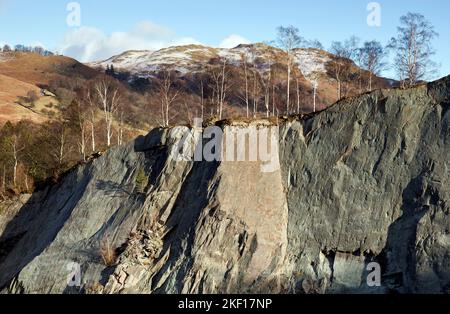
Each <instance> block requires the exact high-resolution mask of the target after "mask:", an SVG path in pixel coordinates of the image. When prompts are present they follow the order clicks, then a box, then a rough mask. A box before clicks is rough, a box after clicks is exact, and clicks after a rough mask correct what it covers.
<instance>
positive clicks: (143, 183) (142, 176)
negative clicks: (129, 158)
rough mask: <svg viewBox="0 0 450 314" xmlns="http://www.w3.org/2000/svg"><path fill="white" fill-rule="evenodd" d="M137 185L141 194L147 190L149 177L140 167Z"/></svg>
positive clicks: (136, 180)
mask: <svg viewBox="0 0 450 314" xmlns="http://www.w3.org/2000/svg"><path fill="white" fill-rule="evenodd" d="M135 183H136V189H137V191H138V192H139V193H143V192H144V190H145V188H146V187H147V185H148V177H147V174H146V173H145V170H144V168H142V167H140V168H139V169H138V171H137V174H136V178H135Z"/></svg>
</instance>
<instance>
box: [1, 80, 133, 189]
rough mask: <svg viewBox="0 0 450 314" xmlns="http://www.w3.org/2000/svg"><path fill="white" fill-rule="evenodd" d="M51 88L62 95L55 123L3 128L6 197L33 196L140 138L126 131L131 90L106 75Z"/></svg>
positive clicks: (62, 82)
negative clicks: (106, 152)
mask: <svg viewBox="0 0 450 314" xmlns="http://www.w3.org/2000/svg"><path fill="white" fill-rule="evenodd" d="M46 88H48V89H50V90H52V92H54V93H55V94H56V95H58V100H59V105H58V107H59V112H58V115H57V116H55V117H54V118H53V119H51V120H50V121H48V122H46V123H44V124H42V125H36V124H34V123H32V122H30V121H21V122H19V123H17V124H12V123H10V122H8V123H6V124H5V125H4V126H3V127H2V128H1V129H0V176H1V180H0V196H4V195H7V194H8V193H7V192H8V191H9V192H10V193H21V192H31V191H33V189H34V188H35V187H36V186H38V185H39V184H40V183H41V182H43V181H45V180H47V179H48V178H58V176H59V175H60V174H61V173H63V172H65V171H66V170H67V169H69V168H71V167H72V166H74V165H75V164H76V163H78V162H80V161H86V160H87V159H88V157H89V156H91V155H93V154H96V153H98V152H99V151H103V150H104V149H107V148H108V147H111V146H112V145H122V144H123V143H124V141H126V140H128V139H129V138H131V137H133V136H135V135H136V133H135V132H134V131H133V130H131V129H129V128H125V127H124V125H125V119H126V118H127V116H126V115H125V111H124V104H125V103H126V102H128V101H129V100H128V99H127V97H128V92H127V91H126V88H125V87H124V86H123V85H122V84H121V83H120V82H119V81H117V80H115V79H113V78H111V77H108V76H104V75H101V76H99V77H97V78H95V79H93V80H91V81H86V80H83V79H69V78H68V79H65V80H64V79H61V80H58V81H54V82H51V83H50V85H49V86H46Z"/></svg>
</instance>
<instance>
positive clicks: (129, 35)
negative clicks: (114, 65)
mask: <svg viewBox="0 0 450 314" xmlns="http://www.w3.org/2000/svg"><path fill="white" fill-rule="evenodd" d="M187 44H200V43H199V42H198V41H197V40H195V39H194V38H191V37H181V38H179V37H176V36H175V35H174V34H173V32H172V31H171V30H170V29H169V28H167V27H165V26H161V25H156V24H154V23H152V22H149V21H143V22H140V23H138V24H137V25H136V26H135V27H134V28H133V29H132V30H130V31H128V32H114V33H111V34H105V33H104V32H103V31H101V30H99V29H97V28H95V27H87V26H83V27H80V28H77V29H74V30H72V31H70V32H68V33H67V34H66V36H65V38H64V40H63V42H62V43H61V44H60V45H59V47H58V51H59V52H61V53H62V54H63V55H66V56H70V57H73V58H75V59H77V60H79V61H82V62H89V61H98V60H104V59H107V58H110V57H111V56H113V55H117V54H120V53H122V52H124V51H127V50H158V49H162V48H165V47H169V46H173V45H187Z"/></svg>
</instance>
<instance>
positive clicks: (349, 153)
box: [0, 78, 450, 293]
mask: <svg viewBox="0 0 450 314" xmlns="http://www.w3.org/2000/svg"><path fill="white" fill-rule="evenodd" d="M449 100H450V78H445V79H443V80H441V81H438V82H434V83H431V84H428V85H422V86H418V87H415V88H412V89H408V90H399V89H398V90H380V91H375V92H372V93H370V94H365V95H362V96H359V97H355V98H351V99H345V100H342V101H340V102H339V103H337V104H335V105H334V106H333V107H331V108H329V109H327V110H326V111H323V112H321V113H318V114H317V115H315V116H313V117H303V118H296V119H295V118H294V119H287V120H280V121H279V123H278V124H276V123H273V121H272V122H268V121H253V122H250V123H237V122H235V123H234V122H233V123H229V124H228V125H222V126H221V128H222V131H223V134H224V137H223V139H222V145H223V146H226V145H225V143H226V139H227V138H231V136H234V135H237V136H239V135H240V134H241V135H245V134H248V133H252V132H253V133H256V134H257V135H258V136H259V137H261V136H263V135H264V134H266V133H264V132H266V131H268V132H269V133H270V132H273V133H272V134H276V135H277V136H276V141H275V142H274V143H275V145H273V146H272V147H271V148H270V155H271V157H272V162H273V165H275V167H272V168H270V169H269V168H267V164H266V163H265V162H263V161H252V160H247V159H245V160H244V161H231V160H222V161H220V162H219V161H207V160H202V161H195V162H194V161H191V160H189V158H187V157H191V156H192V155H193V154H194V152H195V151H196V149H197V148H198V147H199V146H198V143H199V141H200V140H199V139H200V138H201V136H202V135H204V134H203V132H205V131H204V130H203V129H196V128H194V129H188V130H186V128H183V127H176V128H172V129H156V130H153V131H152V132H150V134H149V135H147V136H146V137H140V138H138V139H136V140H135V141H134V142H132V143H130V144H128V145H127V146H124V147H119V148H115V149H112V150H110V151H109V152H108V153H106V154H105V155H103V156H101V157H99V158H97V159H95V160H93V161H91V162H90V163H88V164H86V165H82V166H79V167H78V168H77V169H75V170H74V171H72V172H70V173H69V174H68V175H66V176H65V177H64V179H63V180H62V181H61V182H59V183H58V184H56V185H53V186H49V187H47V188H46V189H45V190H44V191H39V192H36V193H34V194H33V195H30V196H22V197H21V199H20V200H18V201H17V202H15V203H14V202H10V203H8V204H6V203H5V204H2V208H3V210H2V213H1V216H0V217H1V218H0V289H2V292H4V293H237V292H242V293H258V292H268V293H336V292H344V293H353V292H362V293H389V292H400V293H409V292H412V293H425V292H433V293H449V292H450V232H449V230H450V219H449V213H450V165H449V161H450V158H449V156H450V136H449V135H450V113H449V112H450V110H449V107H450V105H449ZM186 134H188V135H189V136H188V137H187V138H185V135H186ZM264 136H265V135H264ZM180 140H185V141H183V143H184V146H183V147H184V148H185V150H184V151H183V153H182V154H181V157H182V158H177V157H180V155H179V154H178V155H177V154H176V152H179V148H180V147H179V146H178V144H179V143H180ZM203 144H207V140H206V139H204V140H203ZM246 145H247V146H245V147H246V148H247V149H250V148H249V145H250V142H248V144H246ZM205 147H206V146H205ZM226 147H227V148H226V150H228V149H229V148H228V147H229V146H226ZM259 147H261V145H259ZM142 172H144V173H145V176H146V177H147V178H148V180H141V179H138V178H139V177H140V176H141V174H142ZM19 201H20V202H19ZM377 267H378V268H379V270H380V281H381V285H380V286H372V285H369V284H368V283H367V282H368V280H367V278H368V277H370V278H372V277H371V275H373V271H374V270H377Z"/></svg>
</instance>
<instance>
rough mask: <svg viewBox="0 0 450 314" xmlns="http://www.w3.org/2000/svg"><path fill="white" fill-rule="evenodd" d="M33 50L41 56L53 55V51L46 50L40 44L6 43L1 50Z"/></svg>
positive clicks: (32, 51)
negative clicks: (11, 44)
mask: <svg viewBox="0 0 450 314" xmlns="http://www.w3.org/2000/svg"><path fill="white" fill-rule="evenodd" d="M13 51H16V52H31V53H36V54H39V55H41V56H52V55H54V54H53V52H51V51H49V50H46V49H44V48H42V47H40V46H25V45H20V44H19V45H15V46H14V47H11V46H10V45H7V44H5V45H4V46H3V47H0V52H13Z"/></svg>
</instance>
